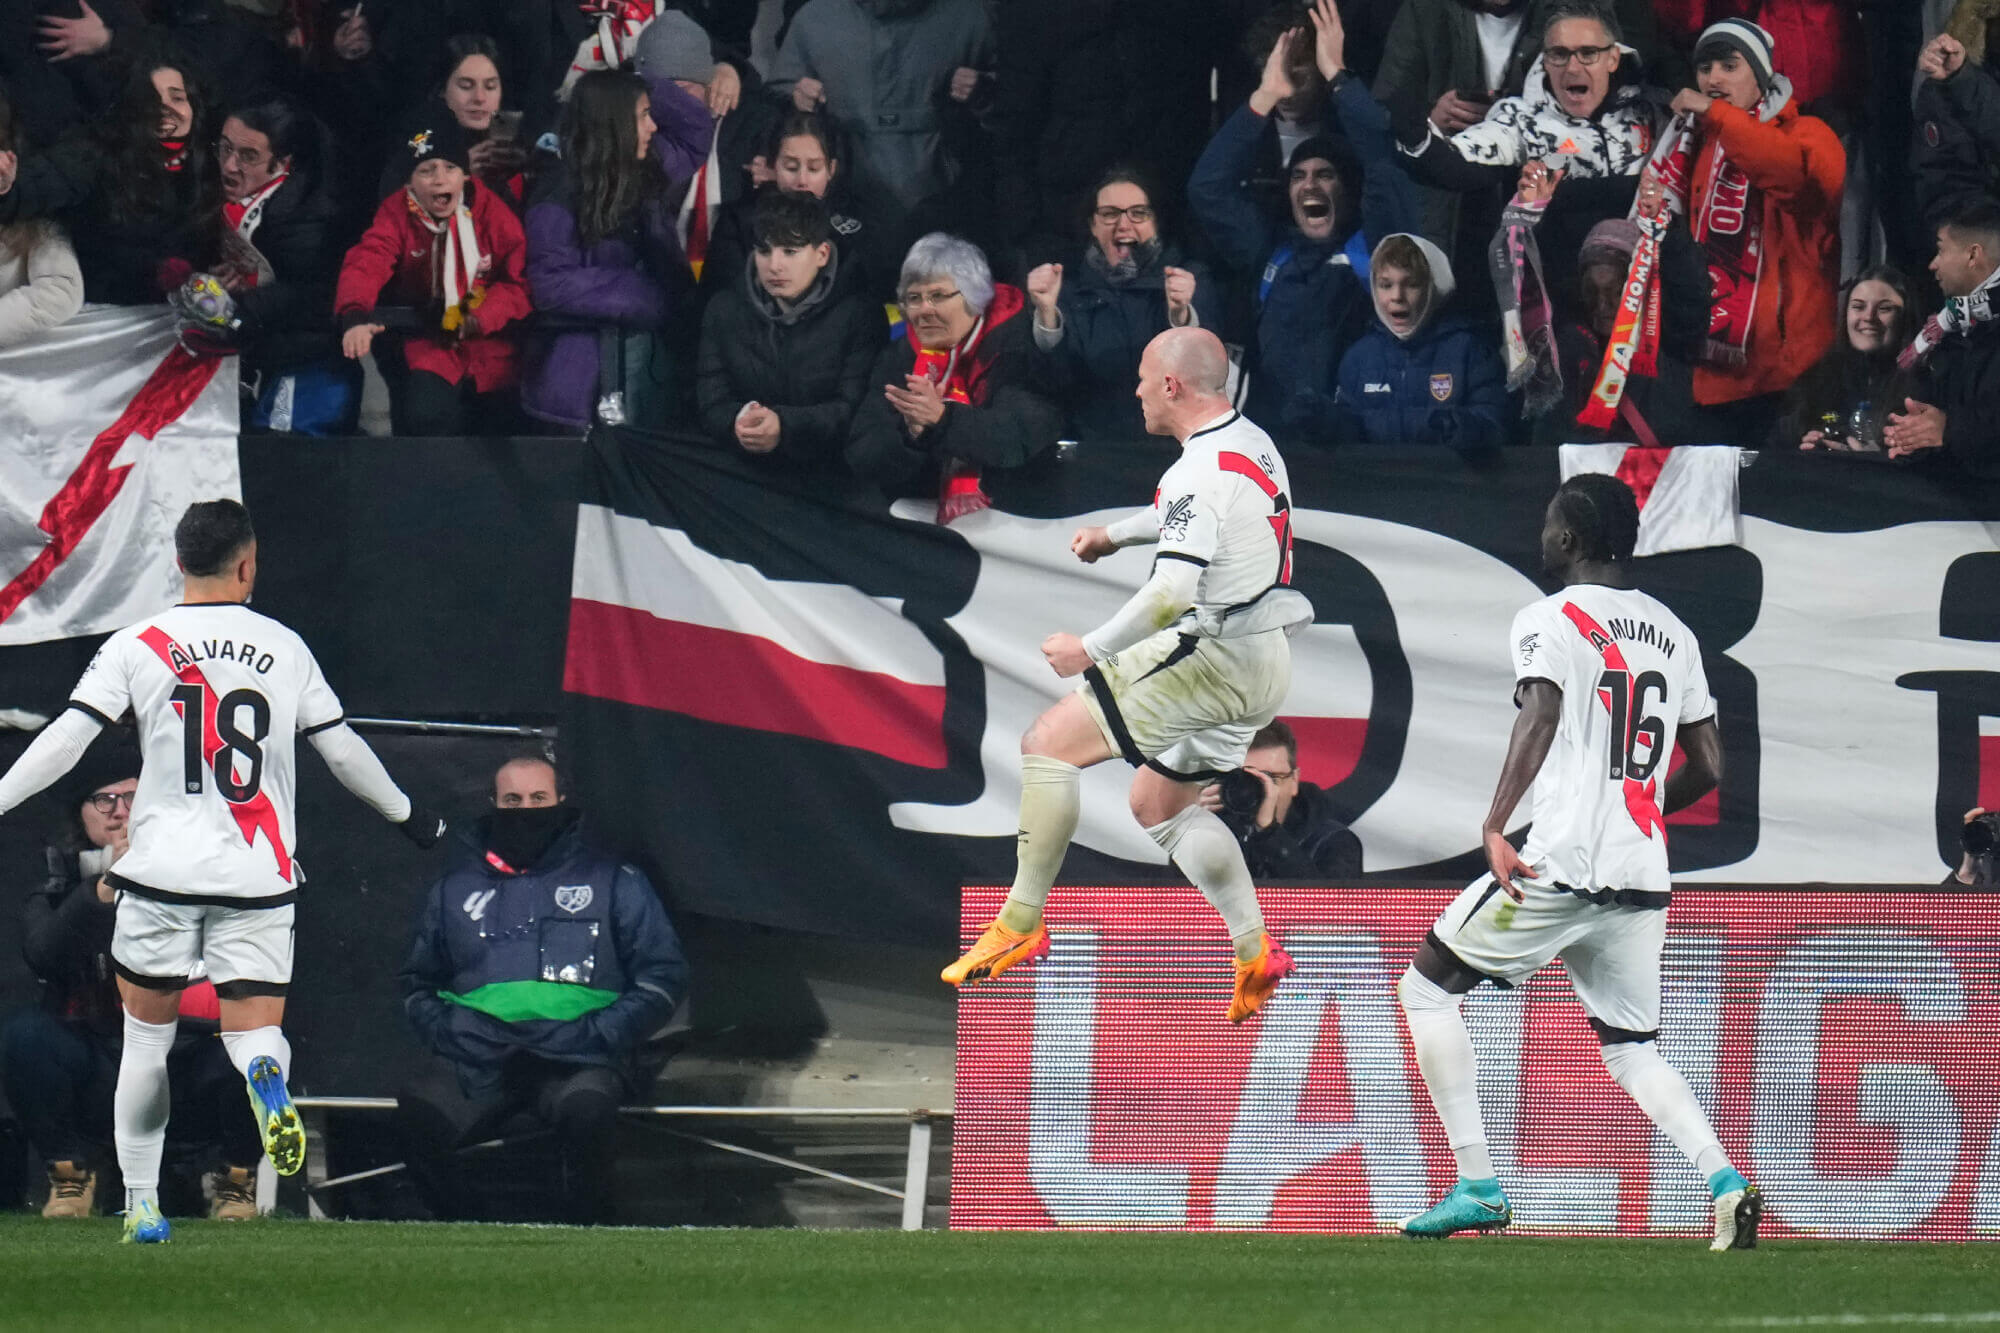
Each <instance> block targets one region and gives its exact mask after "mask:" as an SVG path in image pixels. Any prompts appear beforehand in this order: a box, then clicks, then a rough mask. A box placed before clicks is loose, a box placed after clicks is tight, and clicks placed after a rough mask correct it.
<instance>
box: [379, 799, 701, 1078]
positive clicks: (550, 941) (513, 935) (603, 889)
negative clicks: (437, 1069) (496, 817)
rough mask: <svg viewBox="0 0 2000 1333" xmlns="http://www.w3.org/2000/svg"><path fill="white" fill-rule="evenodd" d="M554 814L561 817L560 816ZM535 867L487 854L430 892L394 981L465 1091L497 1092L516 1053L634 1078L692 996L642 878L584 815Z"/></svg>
mask: <svg viewBox="0 0 2000 1333" xmlns="http://www.w3.org/2000/svg"><path fill="white" fill-rule="evenodd" d="M558 812H560V813H558ZM550 814H551V815H552V816H553V817H555V818H557V819H559V820H561V821H562V822H563V824H564V827H563V828H562V830H561V832H560V833H558V834H557V835H556V837H555V840H554V841H553V843H551V844H550V845H549V848H548V850H547V851H546V852H544V853H543V854H542V856H541V858H540V860H538V861H537V862H536V863H535V864H534V865H532V866H529V867H527V868H526V869H521V870H516V869H515V868H514V867H511V866H508V865H507V864H506V862H504V861H502V860H500V859H499V857H498V855H497V854H496V853H493V852H491V851H487V850H485V849H487V848H488V847H490V845H491V838H490V828H489V825H490V823H491V820H492V818H493V816H491V815H488V816H487V817H486V818H485V819H482V820H480V821H479V824H478V826H477V838H478V842H479V847H480V849H481V854H480V855H479V856H478V857H476V858H467V859H466V860H465V861H464V862H463V863H461V864H460V865H458V866H456V867H455V868H454V869H452V870H450V871H448V872H447V873H446V874H445V876H444V878H443V879H440V880H439V881H438V882H437V883H436V884H435V885H433V886H432V887H431V891H430V894H429V896H428V897H427V898H426V899H425V902H424V907H423V914H422V916H421V917H420V918H419V919H418V923H417V934H416V940H415V942H414V943H413V944H412V946H411V948H410V959H409V962H408V963H407V964H405V965H404V968H403V971H402V973H401V975H400V977H399V978H398V980H399V981H400V983H401V985H402V990H403V1012H404V1013H405V1014H406V1015H407V1016H408V1018H409V1020H410V1026H412V1027H414V1028H415V1029H416V1030H417V1033H418V1035H420V1036H421V1037H422V1038H423V1039H424V1041H425V1042H426V1043H427V1044H428V1045H429V1046H430V1048H431V1049H432V1050H433V1051H434V1052H435V1053H436V1054H438V1055H440V1056H442V1057H443V1058H444V1059H446V1060H448V1061H450V1062H451V1063H452V1064H453V1065H455V1066H456V1067H457V1069H458V1074H459V1081H460V1083H461V1085H462V1086H463V1088H464V1090H465V1092H466V1094H467V1095H468V1096H473V1097H476V1096H479V1095H482V1094H483V1093H485V1092H490V1091H491V1090H492V1089H494V1088H496V1087H497V1086H498V1085H499V1082H500V1074H501V1069H502V1067H503V1065H504V1064H505V1063H506V1061H507V1058H508V1057H509V1056H510V1055H512V1054H514V1053H515V1052H517V1051H518V1052H524V1053H527V1054H531V1055H536V1056H540V1057H541V1058H543V1059H545V1060H552V1061H556V1062H558V1063H561V1064H575V1065H600V1066H605V1067H608V1068H612V1069H615V1070H618V1071H619V1072H620V1073H621V1074H623V1075H624V1076H625V1078H626V1080H627V1081H628V1082H631V1081H632V1080H633V1078H634V1076H635V1067H634V1061H633V1055H634V1053H635V1052H636V1051H637V1049H638V1047H639V1046H640V1044H641V1043H643V1042H644V1041H645V1040H646V1039H647V1038H648V1037H650V1036H652V1035H653V1033H654V1032H656V1031H658V1030H659V1028H660V1027H661V1026H662V1025H663V1024H664V1023H665V1022H666V1021H667V1019H668V1018H669V1017H671V1016H672V1014H673V1012H674V1009H675V1007H676V1006H678V1005H679V1004H680V1001H681V997H682V996H683V995H684V994H685V993H686V991H687V960H686V959H685V958H684V957H683V956H682V955H681V947H680V940H679V939H678V938H677V937H676V936H675V934H674V928H673V926H672V925H671V924H670V923H669V922H668V920H667V913H666V909H665V908H663V907H662V906H661V905H660V899H659V895H658V894H656V893H655V892H654V891H653V886H652V884H651V883H650V882H648V880H647V879H646V876H645V875H644V874H642V873H641V872H640V871H639V870H638V869H637V868H636V867H634V866H630V865H625V864H622V863H620V862H618V861H616V860H613V859H612V858H611V857H609V856H606V855H605V854H604V853H602V852H600V851H597V850H596V849H595V848H593V847H591V846H590V845H589V844H588V843H586V842H585V841H584V840H583V836H582V830H581V829H580V828H579V827H578V824H577V818H578V814H577V812H576V811H575V810H573V809H570V808H569V807H567V806H558V807H554V808H553V809H552V810H551V811H550Z"/></svg>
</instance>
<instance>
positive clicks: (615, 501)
mask: <svg viewBox="0 0 2000 1333" xmlns="http://www.w3.org/2000/svg"><path fill="white" fill-rule="evenodd" d="M1172 449H1173V445H1172V444H1171V442H1169V441H1152V442H1148V443H1143V444H1135V445H1131V446H1118V447H1104V446H1098V447H1094V448H1092V449H1089V450H1086V451H1085V452H1084V454H1083V455H1082V456H1081V457H1079V458H1078V459H1076V460H1075V461H1073V462H1069V463H1065V464H1060V465H1052V466H1050V467H1049V468H1048V469H1047V470H1046V471H1045V472H1044V473H1043V474H1042V475H1040V476H1037V477H1033V478H1027V479H1021V480H1018V481H1016V482H1015V483H1013V484H1012V485H1011V486H1003V487H1002V488H1001V489H1000V491H999V493H998V494H997V496H996V499H997V501H998V503H997V504H996V506H995V508H993V509H991V510H988V511H985V512H981V513H978V514H974V515H970V516H968V517H967V518H964V519H961V520H960V521H958V522H957V523H955V524H953V525H952V526H951V527H949V528H943V529H941V528H938V527H936V526H935V525H933V524H931V523H928V522H925V521H922V520H921V519H920V518H918V517H916V515H917V514H918V513H919V512H920V508H921V507H919V508H912V509H909V510H908V513H909V515H910V516H909V517H902V516H899V514H900V513H901V512H902V511H900V510H899V511H898V512H896V513H888V512H884V511H883V510H882V508H881V506H880V504H879V502H877V503H875V504H870V503H869V502H868V501H867V500H865V499H863V498H860V497H858V496H848V495H842V494H837V493H833V492H831V491H829V490H828V489H827V488H825V487H823V486H798V485H792V484H787V483H785V482H784V481H782V480H776V481H774V480H773V479H772V478H771V477H770V476H769V475H767V474H760V473H756V472H753V471H751V470H750V469H749V468H748V467H747V466H745V465H744V464H743V463H742V462H741V461H740V460H737V459H735V458H733V457H731V456H729V455H727V454H724V453H721V452H719V451H715V450H711V449H706V448H700V447H690V446H688V445H684V444H679V443H675V442H673V441H670V440H667V439H665V438H663V437H658V436H650V435H643V434H636V433H631V432H609V433H605V434H603V435H601V436H600V437H599V438H598V439H597V440H596V442H595V445H594V453H593V457H592V459H591V460H590V461H589V463H588V464H587V467H586V472H587V475H586V476H585V477H584V479H583V481H582V483H581V487H582V489H581V498H582V502H583V503H582V506H581V508H580V510H579V517H578V525H577V547H576V563H575V575H574V587H573V598H574V600H573V601H572V603H571V624H570V638H569V648H568V660H567V670H566V680H565V689H566V691H567V692H568V697H569V701H570V706H569V714H568V717H567V719H566V726H565V743H564V748H565V750H566V752H567V759H568V762H569V764H570V766H571V770H572V773H573V776H574V779H575V783H576V785H577V787H578V789H579V791H580V793H581V795H582V798H583V799H584V801H585V802H586V803H587V804H588V805H589V807H590V809H591V811H592V816H593V819H594V820H595V821H596V822H597V824H598V826H599V828H600V830H602V831H604V832H605V833H606V834H607V836H608V838H609V839H610V840H611V841H613V842H614V844H616V845H622V846H624V847H626V848H627V849H629V850H630V851H632V852H633V853H634V854H636V855H640V856H641V857H642V859H644V860H646V861H647V862H648V863H649V865H650V868H651V869H653V870H655V871H657V872H658V874H659V876H660V882H661V883H662V884H664V885H666V886H667V887H668V891H669V894H670V896H671V898H672V899H673V901H674V902H675V903H676V904H677V905H679V906H682V907H685V908H688V909H691V910H696V911H703V912H711V913H720V914H723V915H729V916H736V917H742V918H747V919H751V920H758V921H765V922H769V923H772V924H777V925H785V926H792V927H797V928H804V929H823V930H833V931H839V932H843V933H879V932H884V931H886V932H889V933H892V934H896V935H900V936H904V937H912V936H916V937H922V938H926V939H943V938H948V937H949V936H950V935H951V933H952V931H953V929H954V922H955V912H956V904H957V888H958V886H959V884H960V883H962V882H965V881H967V880H974V879H998V880H1000V881H1001V882H1004V881H1005V879H1006V877H1007V876H1008V874H1009V873H1010V872H1011V864H1012V852H1013V837H1014V832H1015V813H1016V805H1017V801H1018V797H1019V778H1018V759H1017V756H1018V752H1019V751H1018V745H1019V737H1020V735H1021V733H1022V732H1023V731H1024V730H1025V729H1026V728H1027V726H1028V725H1029V723H1030V722H1032V721H1033V719H1034V718H1035V716H1036V715H1037V714H1038V713H1039V712H1040V711H1041V710H1042V709H1044V708H1046V707H1047V706H1048V705H1049V704H1050V703H1051V702H1052V701H1054V700H1055V699H1056V698H1058V697H1059V696H1060V695H1061V694H1062V693H1063V692H1064V691H1065V690H1066V689H1068V688H1069V685H1068V684H1067V683H1065V682H1061V681H1058V680H1057V679H1056V678H1055V677H1054V676H1053V675H1052V674H1050V672H1049V671H1048V668H1047V667H1046V665H1045V664H1044V663H1043V661H1042V658H1041V654H1040V652H1039V650H1038V647H1037V645H1038V644H1039V643H1040V642H1041V640H1042V638H1043V636H1044V635H1046V634H1048V633H1049V632H1051V631H1053V630H1058V629H1066V630H1072V631H1076V632H1081V631H1084V630H1087V629H1090V628H1092V627H1093V626H1095V625H1096V624H1098V623H1099V622H1101V621H1102V620H1104V619H1105V618H1106V617H1107V616H1108V615H1109V614H1110V613H1111V612H1112V611H1113V610H1114V609H1115V608H1116V607H1117V606H1118V605H1119V604H1120V603H1121V602H1122V601H1123V600H1124V599H1125V597H1126V596H1128V595H1129V594H1130V592H1131V590H1132V589H1133V588H1134V587H1136V586H1137V585H1138V584H1139V583H1140V582H1141V581H1142V580H1143V579H1144V577H1145V575H1146V571H1147V553H1146V552H1145V551H1144V550H1143V549H1139V550H1132V551H1126V552H1121V553H1120V554H1119V555H1117V556H1115V557H1113V558H1111V559H1108V560H1104V561H1101V562H1099V563H1098V564H1097V565H1094V566H1085V565H1081V564H1079V563H1078V562H1076V561H1075V560H1074V559H1073V558H1072V557H1071V556H1070V555H1069V552H1068V542H1069V537H1070V534H1071V533H1072V532H1073V531H1074V530H1075V529H1076V527H1077V526H1078V525H1080V524H1084V523H1098V522H1104V521H1106V520H1107V519H1111V518H1115V517H1118V516H1121V515H1123V514H1125V513H1128V512H1130V511H1131V510H1132V509H1133V508H1135V507H1137V506H1139V505H1141V504H1144V503H1145V502H1146V501H1147V500H1148V498H1149V497H1150V496H1151V495H1152V493H1153V488H1154V484H1155V482H1156V481H1157V478H1158V475H1159V473H1160V472H1161V471H1162V470H1163V469H1164V468H1165V466H1166V464H1167V463H1168V462H1169V461H1170V460H1171V458H1172ZM1727 453H1728V458H1729V464H1728V466H1729V468H1730V469H1732V472H1731V478H1730V486H1731V487H1732V488H1733V486H1734V484H1735V483H1734V479H1733V469H1734V467H1735V465H1736V451H1734V450H1730V451H1727ZM1690 461H1697V462H1705V461H1706V460H1690ZM1287 463H1288V465H1289V468H1290V471H1291V475H1292V482H1293V486H1294V490H1295V494H1294V496H1293V510H1292V514H1293V532H1294V537H1295V542H1296V552H1297V573H1296V580H1297V582H1298V584H1299V585H1300V586H1301V587H1302V588H1303V589H1304V590H1305V591H1306V593H1307V594H1308V595H1309V596H1310V597H1311V598H1312V600H1313V603H1314V606H1315V607H1316V609H1317V612H1318V622H1317V623H1316V624H1315V625H1313V626H1312V627H1311V628H1309V629H1308V630H1307V631H1306V632H1305V633H1304V634H1302V635H1301V636H1300V637H1299V638H1297V639H1295V640H1294V646H1293V651H1294V655H1295V657H1294V670H1293V688H1292V694H1291V696H1290V699H1289V701H1288V704H1287V707H1286V709H1285V713H1284V716H1286V717H1287V718H1288V719H1289V720H1290V721H1291V723H1292V725H1293V726H1294V728H1295V729H1296V730H1297V732H1298V734H1299V736H1300V739H1301V743H1302V751H1303V753H1302V756H1301V768H1302V770H1303V776H1304V777H1305V779H1306V780H1308V781H1311V782H1315V783H1318V784H1320V785H1322V786H1325V787H1327V788H1329V789H1331V790H1332V792H1333V793H1334V796H1335V800H1336V802H1337V804H1338V805H1339V806H1340V807H1341V808H1342V809H1343V810H1344V811H1345V813H1346V814H1347V815H1348V816H1349V817H1350V819H1351V822H1352V823H1353V826H1354V829H1355V831H1356V833H1357V834H1358V835H1359V836H1360V839H1361V842H1362V846H1363V849H1364V864H1365V867H1366V869H1367V871H1368V872H1369V873H1370V874H1371V875H1374V874H1378V873H1385V874H1386V873H1393V874H1394V875H1396V876H1398V877H1399V878H1401V879H1404V880H1408V879H1412V878H1426V877H1436V878H1443V879H1451V878H1457V877H1463V876H1466V875H1469V874H1470V873H1472V871H1473V869H1474V860H1473V856H1474V849H1475V848H1476V847H1477V845H1478V829H1479V823H1480V820H1481V818H1482V817H1483V816H1484V814H1485V810H1486V806H1487V804H1488V802H1489V800H1490V797H1491V793H1492V785H1493V780H1494V777H1495V775H1496V774H1497V772H1498V771H1499V766H1500V760H1501V756H1502V753H1503V751H1504V749H1505V745H1506V738H1507V734H1508V729H1509V727H1510V726H1511V724H1512V721H1513V715H1514V710H1513V707H1512V703H1511V695H1512V675H1511V670H1510V662H1509V658H1508V652H1507V649H1508V643H1507V631H1508V626H1509V623H1510V621H1511V619H1512V617H1513V615H1514V613H1515V611H1516V610H1518V609H1519V608H1520V607H1521V606H1522V605H1524V604H1525V603H1527V602H1529V601H1532V600H1534V599H1535V598H1537V597H1539V596H1541V595H1543V593H1544V592H1546V591H1547V590H1548V585H1547V583H1546V581H1545V580H1544V578H1543V577H1542V575H1541V572H1540V569H1539V547H1538V537H1539V533H1540V528H1541V520H1542V513H1543V509H1544V507H1545V505H1546V503H1547V501H1548V498H1549V496H1550V495H1551V494H1552V493H1553V491H1554V489H1555V487H1556V485H1557V483H1558V480H1559V471H1560V468H1559V462H1558V457H1557V455H1556V454H1555V453H1554V452H1553V451H1549V452H1543V451H1534V452H1530V451H1526V450H1523V451H1519V452H1516V453H1514V454H1511V455H1508V456H1507V457H1506V458H1504V459H1503V460H1501V461H1500V462H1499V463H1497V464H1490V465H1486V466H1477V467H1475V466H1471V465H1468V464H1466V463H1464V462H1461V461H1460V460H1458V459H1457V458H1456V457H1455V456H1453V455H1450V454H1449V453H1446V452H1445V451H1442V450H1429V449H1417V448H1412V449H1381V450H1352V451H1343V452H1340V453H1335V454H1319V455H1315V454H1310V453H1297V454H1294V455H1291V456H1289V457H1288V459H1287ZM1718 484H1719V483H1718ZM1740 505H1741V512H1740V515H1739V514H1736V513H1729V514H1728V515H1727V516H1726V517H1724V518H1722V519H1721V522H1722V523H1723V524H1724V525H1725V530H1729V531H1733V530H1735V529H1736V527H1737V525H1738V524H1739V523H1740V531H1741V534H1742V537H1741V544H1740V545H1735V546H1724V547H1716V548H1710V549H1702V550H1693V551H1681V552H1677V553H1674V554H1668V555H1660V556H1654V557H1650V558H1647V559H1644V560H1641V561H1640V562H1639V579H1640V582H1641V585H1642V586H1644V587H1645V588H1646V589H1647V590H1648V591H1649V592H1652V593H1654V594H1655V595H1656V596H1659V597H1661V598H1662V599H1663V600H1665V601H1666V602H1667V603H1668V604H1669V605H1671V606H1672V607H1673V608H1674V610H1675V611H1676V613H1678V614H1679V615H1680V616H1681V617H1682V619H1684V620H1685V621H1686V622H1687V623H1688V624H1689V626H1690V627H1691V628H1692V629H1694V631H1695V632H1696V634H1697V635H1699V636H1700V638H1701V640H1702V644H1703V647H1704V650H1705V654H1706V664H1707V667H1708V675H1709V680H1710V683H1711V686H1712V688H1713V689H1714V691H1715V693H1716V695H1717V698H1718V700H1719V702H1720V706H1721V715H1720V716H1721V724H1722V730H1723V736H1724V745H1725V752H1726V759H1727V767H1728V773H1727V776H1726V778H1725V780H1724V783H1723V786H1722V789H1721V791H1720V793H1719V794H1718V795H1716V796H1712V797H1711V798H1710V799H1709V800H1708V801H1706V802H1704V803H1703V804H1701V805H1698V806H1696V807H1694V808H1693V809H1691V810H1688V811H1685V812H1683V813H1682V814H1681V815H1680V816H1678V817H1677V818H1676V820H1675V821H1674V823H1673V826H1672V829H1671V838H1672V847H1673V854H1674V865H1675V868H1676V872H1677V875H1678V877H1679V878H1680V879H1681V880H1682V881H1684V882H1701V881H1708V882H1724V883H1795V882H1804V881H1825V882H1832V883H1925V882H1934V881H1936V880H1937V879H1938V878H1939V877H1940V876H1941V875H1942V874H1943V873H1944V872H1945V869H1946V866H1947V858H1948V857H1952V858H1955V852H1954V849H1955V847H1956V844H1957V837H1958V832H1957V830H1958V827H1959V823H1960V815H1961V814H1962V813H1963V812H1964V811H1965V810H1966V809H1967V808H1969V807H1970V806H1972V805H1974V804H1996V805H2000V548H1996V545H1995V541H1994V538H1993V536H1992V534H1991V533H1990V531H1989V527H1988V524H1987V522H1986V521H1985V520H1987V519H1988V518H1989V517H2000V497H1996V496H1995V495H1994V494H1992V493H1991V492H1990V491H1988V490H1987V489H1985V488H1981V487H1975V486H1969V485H1967V484H1965V483H1963V482H1959V481H1948V480H1945V479H1942V478H1933V477H1930V476H1928V475H1926V474H1923V473H1920V472H1915V471H1911V470H1907V469H1893V468H1889V467H1886V466H1871V465H1866V464H1859V463H1851V462H1846V461H1844V460H1843V461H1841V462H1832V461H1829V460H1823V459H1816V458H1797V457H1778V456H1770V455H1767V456H1764V457H1762V458H1758V459H1755V460H1754V465H1753V466H1750V467H1748V468H1745V469H1743V471H1742V479H1741V495H1740ZM1989 734H1990V735H1991V739H1988V737H1989ZM1128 781H1129V772H1128V770H1126V768H1125V767H1124V766H1123V765H1122V764H1116V763H1114V764H1106V765H1102V766H1100V767H1099V768H1097V769H1094V770H1092V771H1091V772H1089V773H1088V774H1087V775H1086V777H1085V783H1084V813H1083V821H1082V824H1081V825H1080V827H1079V829H1078V833H1077V845H1076V847H1075V849H1073V850H1072V853H1071V856H1070V859H1069V861H1068V863H1067V864H1066V866H1065V875H1066V876H1068V877H1070V878H1073V879H1129V878H1130V877H1132V876H1133V875H1134V874H1135V873H1143V872H1142V871H1140V869H1139V867H1138V866H1135V864H1134V863H1140V864H1141V865H1152V866H1157V865H1159V863H1160V860H1161V858H1160V855H1159V852H1158V849H1157V848H1156V847H1155V846H1154V845H1153V844H1152V843H1151V841H1150V840H1148V839H1147V838H1146V837H1145V836H1144V834H1143V833H1142V832H1141V831H1140V830H1139V829H1138V827H1137V826H1136V825H1135V824H1133V822H1132V820H1131V818H1130V816H1129V815H1128V814H1127V812H1126V808H1125V799H1124V791H1125V788H1126V785H1127V783H1128Z"/></svg>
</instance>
